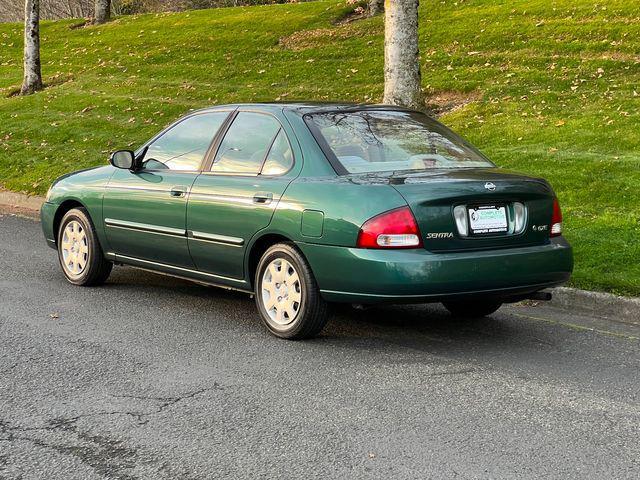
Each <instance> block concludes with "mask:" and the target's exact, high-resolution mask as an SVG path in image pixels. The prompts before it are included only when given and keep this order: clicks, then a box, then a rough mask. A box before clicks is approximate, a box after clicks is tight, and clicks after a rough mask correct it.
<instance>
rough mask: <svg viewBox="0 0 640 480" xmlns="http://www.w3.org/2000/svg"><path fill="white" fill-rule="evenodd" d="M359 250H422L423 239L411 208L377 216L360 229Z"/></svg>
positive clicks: (401, 208) (403, 208) (402, 208)
mask: <svg viewBox="0 0 640 480" xmlns="http://www.w3.org/2000/svg"><path fill="white" fill-rule="evenodd" d="M357 246H358V247H359V248H420V247H422V237H421V236H420V230H419V229H418V223H417V222H416V219H415V217H414V216H413V213H411V209H409V207H400V208H396V209H395V210H390V211H388V212H385V213H382V214H380V215H377V216H375V217H373V218H371V219H369V220H367V221H366V222H364V225H362V227H361V228H360V233H359V234H358V242H357Z"/></svg>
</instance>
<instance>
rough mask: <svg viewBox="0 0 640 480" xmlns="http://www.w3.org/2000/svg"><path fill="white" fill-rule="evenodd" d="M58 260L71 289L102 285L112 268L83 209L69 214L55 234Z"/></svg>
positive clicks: (70, 211) (73, 210) (74, 210)
mask: <svg viewBox="0 0 640 480" xmlns="http://www.w3.org/2000/svg"><path fill="white" fill-rule="evenodd" d="M58 260H59V261H60V266H61V267H62V272H63V273H64V275H65V277H67V280H69V282H71V283H73V284H74V285H83V286H91V285H100V284H102V283H104V282H105V281H106V280H107V278H108V277H109V274H110V273H111V269H112V268H113V264H112V263H111V262H109V261H108V260H107V259H106V258H104V253H103V252H102V248H101V247H100V243H99V242H98V237H97V236H96V233H95V229H94V228H93V223H92V222H91V219H90V218H89V214H88V213H87V211H86V210H85V209H84V208H73V209H71V210H69V211H68V212H67V213H66V214H65V215H64V217H62V221H61V222H60V228H59V230H58Z"/></svg>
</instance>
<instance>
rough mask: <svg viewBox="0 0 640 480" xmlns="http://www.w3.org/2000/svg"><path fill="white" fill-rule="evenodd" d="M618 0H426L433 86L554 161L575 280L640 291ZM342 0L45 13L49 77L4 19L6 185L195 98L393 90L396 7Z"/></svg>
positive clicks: (632, 36) (195, 103)
mask: <svg viewBox="0 0 640 480" xmlns="http://www.w3.org/2000/svg"><path fill="white" fill-rule="evenodd" d="M633 3H634V2H629V1H628V0H609V1H607V2H602V3H598V4H597V5H594V2H591V1H588V0H526V1H523V0H493V1H488V0H467V1H464V0H458V1H451V0H441V1H434V0H426V1H423V2H421V45H420V46H421V53H422V60H421V62H422V66H423V84H424V88H425V91H426V93H427V94H430V95H433V96H434V98H435V97H444V98H462V99H464V98H467V99H469V100H473V101H471V102H470V103H467V104H466V105H464V106H462V107H460V108H458V109H456V110H454V111H452V112H450V113H448V114H446V115H445V116H444V117H443V121H444V122H445V123H447V124H448V125H450V126H452V127H453V128H455V129H457V130H458V131H460V132H461V133H462V134H463V135H465V136H466V137H468V138H469V139H470V140H471V141H473V142H474V143H476V144H477V145H478V146H479V147H480V148H481V149H483V150H484V151H485V152H486V153H487V154H488V155H489V156H490V157H492V158H493V159H494V160H495V161H496V163H498V164H499V165H501V166H504V167H508V168H514V169H517V170H520V171H522V172H526V173H530V174H533V175H541V176H544V177H546V178H548V179H549V180H550V181H551V183H552V184H553V186H554V188H555V189H556V191H557V192H558V194H559V196H560V199H561V203H562V205H563V209H564V213H565V229H566V235H567V237H568V238H569V239H570V240H571V241H572V243H573V244H574V246H575V252H576V270H575V275H574V277H573V284H574V285H576V286H578V287H582V288H588V289H599V290H607V291H613V292H617V293H623V294H631V295H640V224H639V218H640V153H639V152H640V128H639V127H640V123H639V115H640V96H639V95H640V57H639V55H638V52H640V13H639V12H638V10H637V8H636V6H635V5H634V4H633ZM346 12H347V8H346V7H345V2H344V1H339V0H332V1H322V2H312V3H304V4H297V5H295V4H290V5H274V6H268V7H252V8H230V9H219V10H208V11H196V12H188V13H180V14H158V15H143V16H137V17H122V18H118V19H116V20H115V21H113V22H111V23H109V24H107V25H104V26H100V27H87V28H78V29H71V28H70V27H71V26H72V25H73V24H74V22H73V21H59V22H46V23H44V24H43V26H42V36H43V39H42V43H43V48H42V58H43V71H44V76H45V80H46V81H47V82H48V83H49V84H50V86H49V87H48V88H47V89H46V90H45V91H44V92H42V93H39V94H37V95H34V96H31V97H27V98H20V97H15V96H14V97H8V95H9V94H10V93H11V92H12V91H14V90H15V89H16V88H17V87H18V86H19V84H20V80H21V75H22V72H21V50H22V38H21V35H22V33H21V26H20V25H17V24H5V25H0V185H3V186H4V187H5V188H9V189H13V190H17V191H24V192H34V193H39V194H43V193H44V192H45V191H46V190H47V187H48V185H49V183H50V182H51V181H52V180H53V179H54V178H55V177H56V176H58V175H60V174H62V173H65V172H67V171H70V170H75V169H78V168H82V167H87V166H91V165H97V164H102V163H105V162H106V159H107V154H108V152H109V151H111V150H113V149H116V148H119V147H128V146H129V147H130V146H135V145H138V144H140V143H141V142H142V141H144V140H145V139H146V138H148V137H149V136H151V135H152V134H153V133H154V132H156V131H157V130H158V129H159V128H160V127H162V126H163V125H165V124H167V123H168V122H170V121H171V120H173V119H174V118H176V117H178V116H180V115H182V114H184V113H185V112H186V111H188V110H189V109H192V108H197V107H202V106H206V105H211V104H216V103H226V102H236V101H271V100H286V99H316V100H348V101H357V102H362V101H365V102H379V101H380V100H381V96H382V89H383V84H382V80H383V78H382V65H383V50H382V48H383V23H382V18H374V19H365V20H358V21H356V22H352V23H350V24H346V25H336V24H334V22H335V20H336V19H339V18H341V17H342V15H344V14H345V13H346Z"/></svg>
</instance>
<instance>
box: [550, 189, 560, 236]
mask: <svg viewBox="0 0 640 480" xmlns="http://www.w3.org/2000/svg"><path fill="white" fill-rule="evenodd" d="M559 235H562V210H560V202H558V199H557V198H554V199H553V215H552V216H551V236H552V237H557V236H559Z"/></svg>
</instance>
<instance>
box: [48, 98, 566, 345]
mask: <svg viewBox="0 0 640 480" xmlns="http://www.w3.org/2000/svg"><path fill="white" fill-rule="evenodd" d="M41 219H42V228H43V230H44V235H45V237H46V240H47V242H48V244H49V245H50V246H51V247H53V248H55V249H57V251H58V258H59V261H60V265H61V267H62V272H63V273H64V275H65V276H66V278H67V279H68V280H69V281H70V282H71V283H74V284H76V285H85V286H88V285H99V284H101V283H103V282H105V281H106V280H107V278H108V277H109V274H110V272H111V269H112V267H113V265H120V264H126V265H131V266H134V267H139V268H143V269H148V270H154V271H158V272H163V273H168V274H171V275H175V276H177V277H182V278H185V279H189V280H193V281H196V282H200V283H205V284H210V285H216V286H220V287H224V288H230V289H234V290H240V291H244V292H247V293H250V294H253V295H254V296H255V301H256V305H257V308H258V312H259V313H260V317H261V319H262V321H263V323H264V325H265V326H266V327H267V328H268V329H269V330H270V331H271V332H272V333H273V334H275V335H277V336H279V337H282V338H289V339H300V338H309V337H312V336H314V335H317V334H318V333H319V332H320V331H321V330H322V328H323V327H324V325H325V323H326V321H327V318H328V315H329V311H330V309H329V307H330V305H331V304H332V303H337V302H343V303H352V304H372V303H381V302H389V303H426V302H442V303H443V304H444V306H445V307H446V308H447V309H448V310H449V311H450V312H451V313H453V314H454V315H458V316H463V317H477V316H484V315H489V314H491V313H493V312H495V311H496V310H497V309H498V308H499V307H500V306H501V305H502V304H503V303H505V302H514V301H519V300H522V299H526V298H538V299H545V298H547V297H548V294H546V293H545V292H541V290H543V289H545V288H547V287H551V286H554V285H559V284H562V283H564V282H566V281H567V279H568V278H569V276H570V274H571V271H572V268H573V255H572V250H571V246H570V245H569V244H568V243H567V241H566V240H565V239H564V238H563V236H562V214H561V211H560V206H559V204H558V200H557V198H556V195H555V194H554V192H553V190H552V188H551V187H550V186H549V184H548V183H547V182H546V181H545V180H543V179H540V178H532V177H528V176H525V175H521V174H518V173H514V172H509V171H505V170H502V169H499V168H497V167H496V166H495V165H494V164H493V163H491V162H490V161H489V160H488V159H487V158H486V157H485V156H484V155H483V154H482V153H480V152H479V151H478V150H477V149H476V148H474V147H473V146H472V145H470V144H469V143H468V142H466V141H465V140H463V139H462V138H461V137H459V136H458V135H456V134H455V133H453V132H452V131H451V130H449V129H448V128H446V127H445V126H444V125H442V124H441V123H438V122H437V121H435V120H433V119H431V118H429V117H428V116H426V115H424V114H422V113H419V112H415V111H411V110H406V109H402V108H398V107H390V106H370V105H369V106H367V105H337V104H330V105H318V104H303V103H296V104H294V103H292V104H253V105H226V106H219V107H214V108H208V109H204V110H200V111H196V112H192V113H190V114H188V115H187V116H185V117H183V118H181V119H180V120H178V121H177V122H175V123H174V124H172V125H171V126H169V127H168V128H167V129H165V130H164V131H162V132H161V133H159V134H158V135H157V136H155V137H154V138H152V139H151V140H149V141H148V142H147V143H146V144H144V145H143V146H142V147H140V149H138V150H137V151H135V152H133V151H129V150H120V151H117V152H115V153H114V154H113V155H112V156H111V160H110V165H107V166H103V167H98V168H93V169H89V170H84V171H79V172H75V173H71V174H68V175H65V176H63V177H60V178H59V179H58V180H56V181H55V183H54V184H53V185H52V187H51V188H50V190H49V192H48V194H47V199H46V202H45V203H44V205H43V206H42V211H41Z"/></svg>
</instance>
